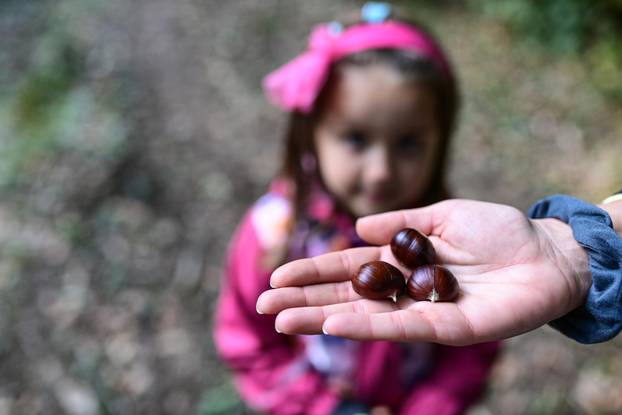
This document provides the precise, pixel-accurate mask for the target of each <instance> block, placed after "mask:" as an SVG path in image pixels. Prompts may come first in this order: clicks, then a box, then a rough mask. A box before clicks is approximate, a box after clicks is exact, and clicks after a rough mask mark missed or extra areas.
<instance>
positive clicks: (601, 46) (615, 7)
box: [408, 0, 622, 102]
mask: <svg viewBox="0 0 622 415" xmlns="http://www.w3.org/2000/svg"><path fill="white" fill-rule="evenodd" d="M408 3H410V4H417V5H423V4H422V2H421V1H420V0H410V1H409V2H408ZM449 4H451V5H454V6H455V3H452V2H439V3H436V5H437V7H438V6H444V7H447V6H448V5H449ZM460 4H462V5H464V6H465V7H468V8H470V9H472V10H473V11H474V12H477V13H481V14H483V15H484V16H486V17H488V18H491V19H498V20H500V21H502V22H503V23H504V24H505V25H507V27H508V28H509V29H510V31H511V32H512V33H514V34H515V35H516V36H519V37H521V40H522V41H524V43H525V44H526V46H528V47H533V48H540V49H542V50H543V51H544V52H545V53H551V54H554V55H556V56H559V57H571V58H575V59H579V60H582V61H583V62H584V64H585V65H586V67H587V70H588V72H589V73H590V75H591V77H590V78H591V81H592V82H594V84H595V85H596V87H597V88H598V89H599V90H600V91H601V92H602V93H604V94H605V95H607V96H608V97H610V98H612V99H614V100H616V101H620V102H622V77H621V76H620V73H622V29H621V28H622V0H596V1H594V0H548V1H539V0H466V1H465V2H463V3H460ZM426 6H429V5H428V4H426Z"/></svg>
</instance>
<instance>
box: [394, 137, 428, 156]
mask: <svg viewBox="0 0 622 415" xmlns="http://www.w3.org/2000/svg"><path fill="white" fill-rule="evenodd" d="M397 147H398V149H399V150H400V151H407V152H414V151H421V150H423V147H424V143H423V141H422V140H421V138H420V137H419V136H417V135H405V136H402V137H400V138H399V140H398V141H397Z"/></svg>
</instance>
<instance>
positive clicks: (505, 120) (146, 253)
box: [0, 0, 622, 415]
mask: <svg viewBox="0 0 622 415" xmlns="http://www.w3.org/2000/svg"><path fill="white" fill-rule="evenodd" d="M359 5H360V2H351V1H342V2H331V1H328V0H320V1H314V2H309V1H301V0H295V1H285V0H263V1H261V2H257V1H251V0H236V1H229V2H219V1H215V0H202V1H199V0H178V1H176V2H170V1H166V0H148V1H147V0H136V1H132V2H126V1H122V0H112V1H109V2H106V5H105V6H104V5H102V4H99V5H98V4H97V2H94V1H84V2H80V1H78V0H63V1H60V2H51V1H43V0H41V1H39V2H32V3H31V4H30V5H29V6H24V5H23V4H20V3H19V2H17V1H14V0H13V1H8V2H7V3H6V5H5V6H2V7H5V8H6V9H5V11H7V12H8V14H7V13H4V17H2V18H1V19H0V37H2V36H1V35H4V38H5V39H6V41H7V46H8V47H7V48H3V49H4V51H3V52H2V54H0V57H1V58H2V61H1V62H4V63H5V64H6V65H5V66H4V69H3V70H2V72H1V73H0V75H1V76H2V78H1V79H2V80H3V81H11V86H8V85H9V83H7V87H6V88H3V89H2V93H3V95H2V97H3V98H2V100H0V103H1V105H2V106H1V107H0V108H1V111H2V112H1V114H2V117H4V118H2V119H0V121H2V122H0V124H3V123H4V124H3V125H4V126H3V127H1V128H2V129H0V134H2V135H3V136H0V140H1V141H0V143H2V144H5V145H6V147H5V148H13V147H10V146H11V145H13V142H12V141H11V140H14V137H13V136H12V134H13V133H14V131H13V130H11V129H10V128H9V127H7V126H6V125H9V124H10V123H9V122H8V121H7V118H6V117H8V116H7V115H6V114H13V113H12V112H11V110H10V108H13V107H11V105H13V101H12V100H13V99H14V98H12V97H13V95H14V94H17V93H19V91H23V89H20V86H21V85H22V84H23V82H22V80H23V79H25V78H24V76H23V74H24V73H26V72H27V69H28V67H29V65H30V63H31V62H32V59H35V58H36V59H45V53H43V55H42V56H43V57H42V58H41V57H40V55H41V53H42V52H41V50H44V51H45V50H47V49H46V48H48V47H53V45H55V44H56V43H50V45H51V46H46V45H47V44H43V46H41V42H40V40H41V39H42V38H45V39H48V40H49V39H53V40H54V41H56V40H55V39H64V40H63V41H68V42H70V43H71V45H73V46H72V47H73V48H75V49H76V50H77V51H78V52H77V53H79V55H80V56H81V57H82V58H81V61H80V62H82V64H81V65H82V66H81V68H82V69H81V70H82V71H83V74H82V75H81V76H80V77H79V80H78V81H76V82H74V83H72V84H71V86H69V87H67V90H68V91H69V93H67V94H66V96H65V97H66V98H65V100H64V101H62V102H61V101H60V100H59V101H58V102H57V101H52V102H53V106H55V107H56V106H57V107H58V108H66V107H65V106H64V105H69V106H68V107H67V108H68V109H67V112H66V113H65V112H63V116H64V117H66V119H67V120H70V121H71V120H74V121H71V122H69V121H68V126H64V127H63V126H60V127H58V128H57V127H54V128H57V129H56V130H54V131H61V132H62V131H71V132H72V134H74V133H75V134H74V135H75V137H77V138H76V141H73V142H69V144H67V142H66V141H62V140H61V139H59V140H57V141H54V145H50V146H49V147H45V148H46V149H47V150H46V151H40V152H26V153H23V154H27V155H29V157H30V158H27V159H25V158H20V159H19V160H20V162H19V166H20V167H19V170H16V171H19V175H16V176H15V177H17V179H15V180H13V182H12V185H11V186H5V187H4V188H3V189H4V190H3V193H2V199H1V200H0V415H3V414H58V413H67V414H71V415H75V414H87V415H89V414H96V413H102V414H104V413H110V414H137V413H141V414H142V413H150V414H183V413H196V414H202V415H207V414H223V415H224V414H236V413H238V414H242V413H250V412H249V411H248V410H246V409H245V408H244V406H243V404H242V403H241V401H240V400H239V398H238V397H237V395H236V393H235V391H234V389H233V387H232V386H231V383H230V377H229V375H228V372H227V370H226V368H225V367H224V366H223V365H222V364H221V363H220V361H219V360H218V358H217V356H216V354H215V351H214V346H213V342H212V339H211V317H212V313H213V310H214V306H215V302H216V299H217V295H218V292H219V285H220V282H219V278H220V269H221V266H222V262H223V253H224V251H225V249H226V245H227V242H228V239H229V237H230V235H231V233H232V232H233V230H234V228H235V226H236V224H237V222H238V220H239V219H240V217H241V216H242V214H243V213H244V211H245V209H246V208H247V207H248V206H249V204H250V203H252V201H253V200H254V199H256V198H257V197H258V196H259V195H260V194H262V192H263V191H265V188H266V185H267V183H268V182H269V180H270V178H271V177H272V175H273V174H274V172H275V170H276V168H277V166H278V158H279V154H280V145H281V134H282V132H283V126H284V125H283V122H284V116H283V114H280V113H279V112H278V111H277V110H276V109H274V108H273V107H271V106H269V105H268V104H267V103H266V102H265V100H264V98H263V95H262V92H261V89H260V82H261V78H262V76H263V75H265V74H266V73H267V72H269V71H270V70H272V69H274V68H275V67H277V66H278V65H279V64H281V63H284V62H285V61H287V60H288V59H290V58H292V57H293V56H295V55H296V54H297V53H298V52H299V51H300V50H301V49H302V48H303V47H304V45H305V42H306V35H307V33H308V31H309V29H310V27H311V26H312V24H314V23H317V22H322V21H326V20H331V19H333V18H334V16H339V15H343V14H344V13H347V12H349V11H351V10H353V9H355V8H357V7H358V6H359ZM416 14H417V16H418V17H419V18H420V19H421V20H422V21H424V22H426V23H427V24H428V25H429V26H430V27H431V28H432V30H433V31H434V32H435V33H436V34H437V35H438V36H439V38H440V39H441V41H442V42H443V43H444V45H445V46H446V49H447V50H448V51H449V53H450V55H451V56H452V60H453V62H454V64H455V67H456V69H457V73H458V76H459V79H460V83H461V87H462V91H463V108H462V113H461V124H460V128H459V131H458V133H457V135H456V137H455V141H454V145H453V148H452V162H451V175H450V182H451V187H452V189H453V191H454V193H455V194H456V195H457V196H459V197H466V198H476V199H483V200H489V201H497V202H501V203H507V204H511V205H514V206H517V207H519V208H521V209H526V208H527V207H528V206H529V205H531V204H532V203H533V202H535V201H536V200H537V199H538V198H540V197H542V196H545V195H547V194H550V193H552V192H566V193H571V194H573V195H576V196H579V197H583V198H585V199H588V200H593V201H598V200H600V199H601V198H603V197H605V196H607V195H608V194H609V193H611V192H612V191H614V190H617V188H619V187H620V177H622V163H620V161H619V155H620V154H622V140H621V139H620V137H621V135H622V121H621V120H622V117H621V115H622V111H621V110H620V108H618V107H617V106H615V105H613V104H612V103H611V102H608V101H607V100H605V99H604V98H603V97H601V96H600V95H599V94H598V93H597V92H596V91H595V90H594V88H593V87H592V86H591V85H590V84H589V82H587V75H586V73H585V68H584V67H583V66H582V65H581V62H580V60H578V59H569V58H556V57H552V56H548V55H547V54H546V53H545V52H544V51H543V50H541V49H539V48H538V47H537V45H532V44H527V43H524V42H521V41H520V39H516V38H515V37H513V36H511V35H510V34H509V33H508V31H507V29H506V28H505V27H504V26H503V25H502V24H500V23H499V22H496V21H494V20H491V19H487V18H485V17H483V16H479V15H475V14H473V13H472V12H470V11H469V9H467V8H463V7H457V6H456V7H445V8H429V7H423V6H421V7H419V8H418V9H417V10H416ZM49 16H52V17H49ZM33 22H34V23H33ZM50 33H52V34H53V36H55V37H52V35H50ZM58 33H60V35H59V34H58ZM66 39H69V40H66ZM42 48H43V49H42ZM33 56H34V58H33ZM24 82H25V81H24ZM12 94H13V95H12ZM85 97H86V98H85ZM67 103H70V104H67ZM104 109H105V111H104ZM70 110H71V111H73V112H71V111H70ZM74 113H75V114H77V115H75V116H74V115H71V114H74ZM67 114H69V115H67ZM72 117H74V118H72ZM75 120H78V121H79V122H78V121H75ZM11 122H12V121H11ZM111 125H112V126H116V127H114V129H113V128H112V127H111ZM63 128H65V129H63ZM112 130H114V131H116V133H115V134H116V135H113V134H112V133H110V131H112ZM119 131H120V132H119ZM111 137H117V138H118V139H117V140H116V141H115V139H113V138H111ZM63 140H65V139H63ZM89 140H91V141H89ZM85 142H88V143H87V144H84V143H85ZM80 146H83V147H80ZM16 148H17V147H16ZM19 148H21V147H19ZM109 149H113V150H109ZM20 151H22V150H20ZM23 151H25V150H23ZM28 151H30V150H28ZM19 154H22V153H19ZM20 157H21V156H20ZM1 174H4V173H2V171H0V178H2V176H1ZM11 177H13V176H11ZM620 391H622V340H621V339H620V337H618V338H617V339H616V340H614V341H611V342H609V343H606V344H602V345H593V346H582V345H579V344H576V343H574V342H573V341H571V340H569V339H566V338H564V337H563V336H561V335H560V334H558V333H557V332H555V331H554V330H552V329H550V328H547V327H544V328H542V329H540V330H537V331H535V332H532V333H529V334H526V335H523V336H520V337H518V338H515V339H512V340H509V341H508V342H507V347H506V350H505V353H504V355H503V357H502V359H500V361H499V363H498V364H497V366H496V367H495V370H494V374H493V377H492V379H491V382H490V388H489V391H488V393H487V395H486V396H485V398H484V399H483V400H482V402H481V403H480V404H478V405H477V406H476V407H475V408H473V409H472V410H471V412H470V414H472V415H474V414H482V415H484V414H510V415H511V414H526V413H528V414H583V413H588V414H614V413H622V394H621V393H620Z"/></svg>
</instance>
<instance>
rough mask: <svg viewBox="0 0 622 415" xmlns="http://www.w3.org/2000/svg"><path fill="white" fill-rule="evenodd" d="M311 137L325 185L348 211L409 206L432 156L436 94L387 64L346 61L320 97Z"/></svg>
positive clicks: (435, 137)
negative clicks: (319, 110) (358, 64)
mask: <svg viewBox="0 0 622 415" xmlns="http://www.w3.org/2000/svg"><path fill="white" fill-rule="evenodd" d="M314 140H315V148H316V151H317V157H318V165H319V170H320V175H321V177H322V179H323V181H324V184H325V185H326V187H327V189H328V191H329V192H331V193H332V194H333V195H334V196H335V197H336V198H337V200H338V202H339V203H340V204H342V205H343V206H344V207H345V208H346V209H348V210H349V211H350V213H351V214H353V215H354V216H356V217H359V216H365V215H370V214H374V213H379V212H385V211H388V210H395V209H402V208H407V207H412V204H413V203H415V202H416V201H417V199H418V198H420V197H421V196H422V192H423V191H425V189H426V185H427V184H428V183H429V182H430V180H431V179H432V177H431V175H432V171H433V170H434V163H435V161H436V159H437V152H438V147H439V142H440V129H439V128H438V121H437V116H436V101H435V97H434V95H433V93H432V92H431V91H429V90H428V89H426V88H425V87H423V86H421V85H420V84H417V83H416V82H414V81H408V80H406V79H405V78H404V77H403V76H402V75H400V74H399V73H398V72H396V71H395V70H393V69H391V68H389V67H385V66H382V65H372V66H369V67H354V66H347V67H345V68H344V69H343V70H341V71H340V77H339V79H338V80H337V81H336V83H335V84H333V89H332V90H331V91H330V93H329V96H328V97H327V100H326V101H325V104H324V108H323V111H322V113H321V117H320V119H319V122H318V123H317V125H316V130H315V135H314Z"/></svg>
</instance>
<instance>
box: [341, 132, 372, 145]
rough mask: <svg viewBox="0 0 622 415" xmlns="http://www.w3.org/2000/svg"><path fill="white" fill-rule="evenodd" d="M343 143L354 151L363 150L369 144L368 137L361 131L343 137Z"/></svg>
mask: <svg viewBox="0 0 622 415" xmlns="http://www.w3.org/2000/svg"><path fill="white" fill-rule="evenodd" d="M343 141H344V142H345V143H346V144H347V145H348V146H350V147H351V148H352V149H354V150H362V149H363V148H364V147H365V145H366V144H367V137H366V136H365V134H363V133H361V132H359V131H350V132H347V133H345V134H344V135H343Z"/></svg>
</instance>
